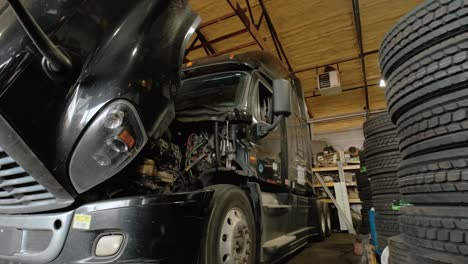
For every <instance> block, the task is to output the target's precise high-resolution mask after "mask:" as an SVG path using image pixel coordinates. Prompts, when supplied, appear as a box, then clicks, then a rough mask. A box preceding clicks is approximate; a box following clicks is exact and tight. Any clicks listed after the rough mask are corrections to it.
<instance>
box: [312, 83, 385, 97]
mask: <svg viewBox="0 0 468 264" xmlns="http://www.w3.org/2000/svg"><path fill="white" fill-rule="evenodd" d="M378 85H379V84H378V83H376V84H369V85H368V86H367V87H372V86H378ZM364 87H365V86H357V87H351V88H348V89H343V90H342V91H341V92H342V93H344V92H349V91H353V90H358V89H363V88H364ZM316 90H317V89H315V90H314V91H313V95H310V96H305V97H304V98H305V99H309V98H314V97H319V96H323V95H321V94H315V91H316ZM309 93H310V92H309Z"/></svg>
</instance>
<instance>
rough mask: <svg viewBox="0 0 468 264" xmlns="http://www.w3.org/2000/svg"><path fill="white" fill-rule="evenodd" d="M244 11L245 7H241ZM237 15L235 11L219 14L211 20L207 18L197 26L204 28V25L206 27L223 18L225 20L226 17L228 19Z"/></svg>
mask: <svg viewBox="0 0 468 264" xmlns="http://www.w3.org/2000/svg"><path fill="white" fill-rule="evenodd" d="M242 10H243V11H244V12H245V11H247V8H243V9H242ZM235 16H237V13H236V12H232V13H229V14H225V15H223V16H220V17H217V18H215V19H212V20H208V21H206V22H204V23H201V24H200V26H199V27H198V28H204V27H207V26H211V25H213V24H216V23H218V22H221V21H223V20H226V19H229V18H231V17H235Z"/></svg>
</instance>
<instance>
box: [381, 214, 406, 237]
mask: <svg viewBox="0 0 468 264" xmlns="http://www.w3.org/2000/svg"><path fill="white" fill-rule="evenodd" d="M375 226H376V229H377V234H378V235H379V236H380V235H384V236H387V237H391V236H395V235H398V234H399V233H400V226H399V223H398V215H383V214H377V215H376V216H375Z"/></svg>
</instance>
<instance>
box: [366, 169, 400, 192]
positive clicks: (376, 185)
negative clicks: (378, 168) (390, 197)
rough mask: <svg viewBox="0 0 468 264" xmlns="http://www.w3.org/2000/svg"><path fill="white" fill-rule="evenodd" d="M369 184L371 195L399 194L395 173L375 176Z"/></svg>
mask: <svg viewBox="0 0 468 264" xmlns="http://www.w3.org/2000/svg"><path fill="white" fill-rule="evenodd" d="M370 184H371V187H372V194H373V195H380V194H390V193H400V188H399V187H398V179H397V173H396V172H395V173H386V174H379V175H375V176H373V177H372V180H371V182H370Z"/></svg>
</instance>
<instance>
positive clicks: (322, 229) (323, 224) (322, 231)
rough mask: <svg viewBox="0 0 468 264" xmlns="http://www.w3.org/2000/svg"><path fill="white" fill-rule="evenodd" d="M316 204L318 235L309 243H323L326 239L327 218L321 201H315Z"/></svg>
mask: <svg viewBox="0 0 468 264" xmlns="http://www.w3.org/2000/svg"><path fill="white" fill-rule="evenodd" d="M317 203H318V211H319V212H318V214H319V215H318V222H319V223H318V224H319V225H318V226H319V234H318V236H317V237H315V238H313V240H310V241H314V240H315V241H324V240H325V239H326V238H327V218H326V216H325V213H326V212H325V205H324V203H323V202H322V201H317Z"/></svg>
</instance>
